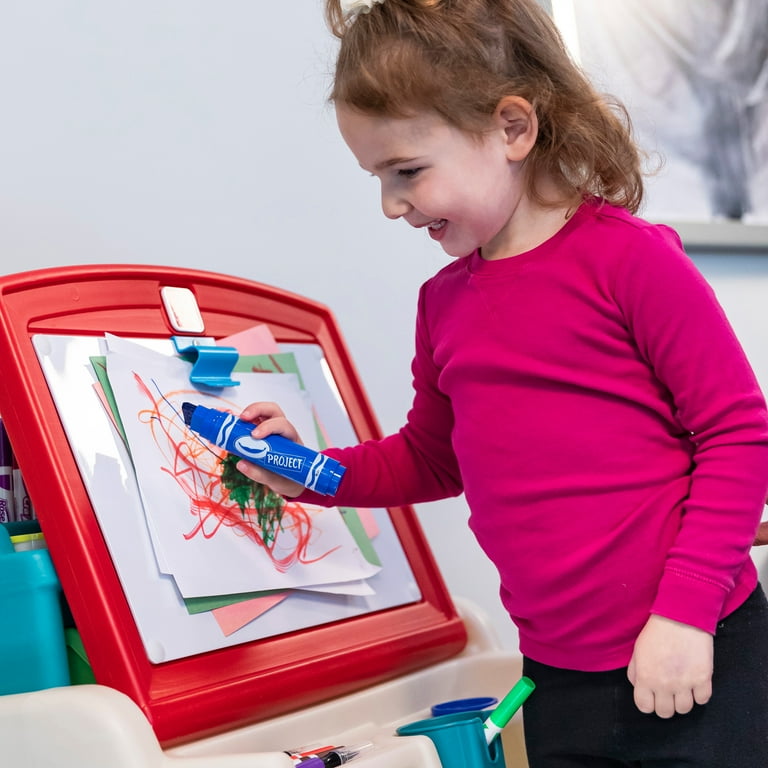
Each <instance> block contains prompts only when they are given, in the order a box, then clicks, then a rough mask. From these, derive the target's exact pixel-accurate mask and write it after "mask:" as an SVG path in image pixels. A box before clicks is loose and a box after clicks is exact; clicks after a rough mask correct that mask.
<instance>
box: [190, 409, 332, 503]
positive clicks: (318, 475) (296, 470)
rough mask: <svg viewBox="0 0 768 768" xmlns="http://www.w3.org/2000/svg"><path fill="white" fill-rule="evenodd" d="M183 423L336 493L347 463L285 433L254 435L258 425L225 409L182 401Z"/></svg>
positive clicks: (313, 486) (220, 443)
mask: <svg viewBox="0 0 768 768" xmlns="http://www.w3.org/2000/svg"><path fill="white" fill-rule="evenodd" d="M181 411H182V414H183V416H184V423H185V424H186V425H187V426H188V427H189V428H190V429H191V430H192V431H193V432H197V434H199V435H200V436H201V437H204V438H205V439H206V440H208V441H210V442H211V443H213V444H214V445H217V446H219V448H224V450H226V451H229V453H233V454H235V456H239V457H240V458H241V459H245V460H246V461H250V462H252V463H254V464H258V465H259V466H260V467H264V469H268V470H270V471H271V472H275V473H277V474H278V475H282V476H283V477H287V478H288V479H289V480H294V481H296V482H297V483H301V484H302V485H304V486H305V487H306V488H309V490H311V491H315V492H316V493H322V494H325V495H326V496H333V494H335V493H336V491H337V490H338V487H339V482H341V477H342V475H343V474H344V472H345V471H346V467H343V466H342V465H341V464H339V462H338V461H336V460H335V459H332V458H331V457H330V456H326V455H324V454H322V453H318V452H317V451H313V450H312V449H311V448H307V446H306V445H301V444H299V443H294V442H293V441H292V440H288V439H287V438H285V437H282V435H269V436H267V437H263V438H260V439H255V438H253V437H252V436H251V432H253V430H254V427H255V425H254V424H251V423H250V422H248V421H243V420H242V419H238V418H237V417H236V416H233V415H232V414H231V413H227V412H226V411H220V410H218V409H217V408H206V407H205V406H203V405H194V404H193V403H182V406H181Z"/></svg>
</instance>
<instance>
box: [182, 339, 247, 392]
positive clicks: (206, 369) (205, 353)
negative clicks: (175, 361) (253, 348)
mask: <svg viewBox="0 0 768 768" xmlns="http://www.w3.org/2000/svg"><path fill="white" fill-rule="evenodd" d="M171 340H172V341H173V345H174V346H175V347H176V351H177V352H178V353H179V355H181V357H183V358H184V359H185V360H187V361H188V362H191V363H192V370H191V371H190V374H189V380H190V381H191V382H192V383H193V384H201V385H203V386H206V387H237V386H240V382H239V381H235V380H234V379H233V378H232V369H233V368H234V367H235V365H236V364H237V361H238V359H239V357H240V355H239V353H238V351H237V350H236V349H235V348H234V347H217V346H216V345H215V344H214V343H213V339H209V338H190V337H189V336H171Z"/></svg>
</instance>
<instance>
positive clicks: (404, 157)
mask: <svg viewBox="0 0 768 768" xmlns="http://www.w3.org/2000/svg"><path fill="white" fill-rule="evenodd" d="M336 116H337V120H338V124H339V129H340V131H341V134H342V136H343V137H344V140H345V141H346V143H347V145H348V146H349V148H350V149H351V150H352V153H353V154H354V155H355V157H356V158H357V160H358V162H359V163H360V165H361V167H362V168H363V169H365V170H366V171H369V172H370V173H371V174H372V175H373V176H375V177H376V178H378V179H379V181H380V183H381V207H382V209H383V210H384V215H385V216H387V217H388V218H390V219H397V218H400V217H402V218H404V219H405V220H406V221H407V222H408V223H409V224H410V225H411V226H412V227H416V228H417V229H424V230H425V231H426V232H427V233H428V234H429V236H430V237H431V238H432V239H433V240H436V241H437V242H439V243H440V245H441V246H442V248H443V250H444V251H445V252H446V253H447V254H448V255H449V256H455V257H462V256H467V255H469V254H470V253H472V252H473V251H474V250H475V249H476V248H482V250H483V256H484V257H485V258H487V259H488V258H500V257H502V256H504V255H508V254H506V253H505V243H507V242H508V241H509V235H511V234H512V233H511V231H510V230H511V229H513V228H514V226H515V225H516V223H517V220H518V218H519V214H520V213H522V212H523V211H522V209H524V208H525V207H526V206H525V205H523V206H522V209H521V206H520V204H521V201H524V199H525V196H524V177H523V173H522V159H519V158H518V155H519V153H520V152H519V146H518V145H516V144H515V140H516V138H517V136H518V134H517V133H516V132H515V129H510V128H509V127H508V126H506V124H505V123H504V122H503V121H502V120H501V118H499V119H496V116H495V117H494V118H493V120H492V121H489V130H488V132H487V133H486V134H484V135H483V137H482V139H478V138H474V137H471V136H469V135H467V134H465V133H463V132H462V131H460V130H459V129H458V128H455V127H453V126H452V125H450V124H448V123H447V122H445V121H444V120H443V119H441V118H440V117H439V116H437V115H434V114H432V113H429V112H425V113H420V114H418V115H416V116H414V117H408V118H389V117H380V116H372V115H367V114H364V113H361V112H358V111H355V110H353V109H350V108H348V107H346V106H344V105H337V106H336ZM518 143H519V142H518ZM513 145H514V146H516V147H517V149H516V150H515V151H510V146H513ZM525 154H527V152H526V153H525ZM523 159H524V158H523ZM512 239H514V238H512Z"/></svg>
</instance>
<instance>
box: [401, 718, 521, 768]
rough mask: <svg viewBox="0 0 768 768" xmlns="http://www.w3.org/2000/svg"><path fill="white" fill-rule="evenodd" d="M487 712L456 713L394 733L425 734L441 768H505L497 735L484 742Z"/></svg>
mask: <svg viewBox="0 0 768 768" xmlns="http://www.w3.org/2000/svg"><path fill="white" fill-rule="evenodd" d="M490 714H491V711H490V710H489V711H487V712H456V713H454V714H450V715H440V716H439V717H431V718H428V719H427V720H417V721H416V722H413V723H408V724H407V725H403V726H400V727H399V728H398V729H397V735H398V736H428V737H429V738H430V739H431V740H432V742H433V743H434V745H435V749H436V750H437V754H438V757H439V758H440V762H441V763H442V765H443V768H506V763H505V761H504V747H503V746H502V742H501V738H500V737H497V738H495V739H494V740H493V741H492V742H491V743H490V744H487V743H486V741H485V729H484V728H483V722H484V721H485V719H486V717H488V715H490Z"/></svg>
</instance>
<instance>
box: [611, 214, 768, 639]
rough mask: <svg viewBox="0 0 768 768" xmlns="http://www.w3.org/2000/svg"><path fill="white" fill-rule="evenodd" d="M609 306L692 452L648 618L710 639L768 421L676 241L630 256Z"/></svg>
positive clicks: (751, 528) (752, 525)
mask: <svg viewBox="0 0 768 768" xmlns="http://www.w3.org/2000/svg"><path fill="white" fill-rule="evenodd" d="M625 256H626V257H625V259H624V263H623V266H622V269H621V270H620V271H619V276H618V278H617V283H616V297H617V301H618V302H619V305H620V306H621V307H622V309H623V311H624V313H625V319H626V322H627V324H628V326H629V328H630V331H631V332H632V334H633V337H634V339H635V340H636V343H637V345H638V349H639V351H640V353H641V354H642V355H643V356H644V358H645V359H646V360H647V361H648V363H649V364H650V365H651V366H652V368H653V370H654V372H655V374H656V376H657V378H658V380H659V381H660V382H661V383H662V384H663V385H664V386H665V387H666V388H667V390H668V391H669V393H671V396H672V398H673V401H674V406H675V409H676V412H677V415H678V419H679V422H680V424H681V427H682V428H683V429H684V430H685V431H686V433H688V434H689V435H690V439H691V441H692V445H693V457H692V469H691V483H690V492H689V495H688V498H687V500H686V501H685V505H684V511H683V517H682V522H681V526H680V530H679V532H678V534H677V537H676V539H675V541H674V544H673V546H672V548H671V550H670V551H669V554H668V557H667V561H666V567H665V569H664V573H663V576H662V578H661V582H660V583H659V587H658V591H657V595H656V599H655V603H654V605H653V608H652V612H653V613H656V614H659V615H662V616H666V617H668V618H671V619H674V620H677V621H681V622H684V623H687V624H691V625H694V626H698V627H700V628H701V629H705V630H706V631H709V632H713V633H714V630H715V627H716V624H717V621H718V618H719V617H720V615H721V611H722V608H723V604H724V601H725V599H726V597H727V595H728V593H729V592H730V591H731V589H732V588H733V586H734V583H735V579H736V576H737V575H738V574H739V572H740V571H741V569H742V568H743V567H744V565H745V561H746V560H747V558H748V557H749V553H750V547H751V545H752V542H753V540H754V535H755V531H756V529H757V525H758V523H759V521H760V518H761V515H762V511H763V507H764V505H765V501H766V495H768V414H767V413H766V405H765V400H764V398H763V395H762V393H761V391H760V387H759V385H758V382H757V380H756V377H755V375H754V372H753V371H752V368H751V366H750V364H749V362H748V361H747V358H746V355H745V353H744V351H743V349H742V347H741V344H740V343H739V341H738V339H737V337H736V334H735V333H734V331H733V329H732V327H731V325H730V323H729V322H728V320H727V319H726V316H725V313H724V311H723V309H722V307H721V306H720V304H719V303H718V301H717V299H716V297H715V294H714V292H713V290H712V288H711V287H710V285H709V284H708V283H707V282H706V280H705V279H704V277H703V276H702V275H701V274H700V272H699V271H698V269H697V268H696V267H695V265H694V264H693V262H692V261H691V260H690V258H689V257H688V256H687V255H686V254H685V253H684V251H683V249H682V246H681V245H680V243H679V240H678V239H677V236H676V235H674V233H672V232H671V230H667V229H666V228H656V229H655V230H648V232H647V233H646V237H645V240H644V242H642V243H641V245H640V246H639V247H634V248H631V249H628V252H627V253H626V255H625Z"/></svg>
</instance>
